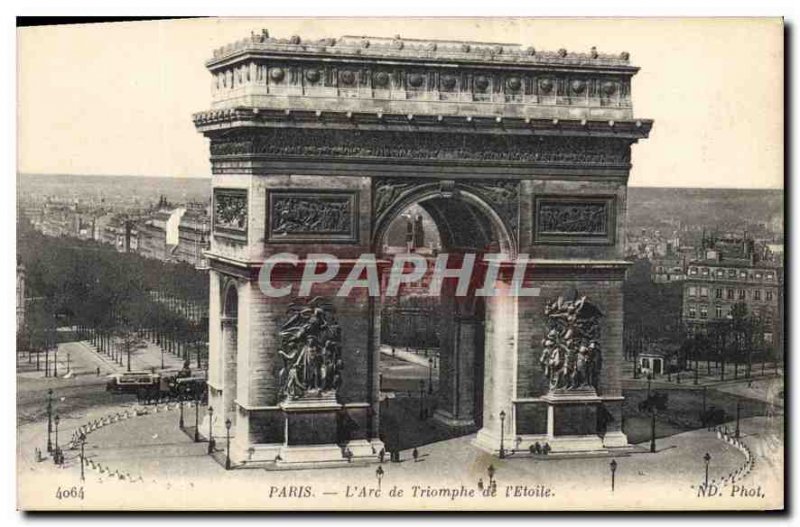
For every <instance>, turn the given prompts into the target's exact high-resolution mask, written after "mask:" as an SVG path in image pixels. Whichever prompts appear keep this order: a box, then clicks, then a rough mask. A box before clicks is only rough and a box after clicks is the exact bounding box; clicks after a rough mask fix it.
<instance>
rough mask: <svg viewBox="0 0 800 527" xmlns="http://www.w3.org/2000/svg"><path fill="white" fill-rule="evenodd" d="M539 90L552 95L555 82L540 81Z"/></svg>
mask: <svg viewBox="0 0 800 527" xmlns="http://www.w3.org/2000/svg"><path fill="white" fill-rule="evenodd" d="M539 89H540V90H541V91H542V93H550V92H551V91H553V81H552V80H550V79H542V80H540V81H539Z"/></svg>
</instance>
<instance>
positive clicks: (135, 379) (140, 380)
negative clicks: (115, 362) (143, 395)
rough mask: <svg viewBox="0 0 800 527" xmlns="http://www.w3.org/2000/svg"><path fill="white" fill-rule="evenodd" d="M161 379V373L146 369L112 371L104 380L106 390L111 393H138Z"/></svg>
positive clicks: (156, 383)
mask: <svg viewBox="0 0 800 527" xmlns="http://www.w3.org/2000/svg"><path fill="white" fill-rule="evenodd" d="M160 381H161V374H158V373H152V372H148V371H129V372H124V373H112V374H111V375H109V376H108V380H107V381H106V391H107V392H113V393H138V392H139V391H140V390H142V389H147V388H151V387H153V386H154V385H158V384H159V383H160Z"/></svg>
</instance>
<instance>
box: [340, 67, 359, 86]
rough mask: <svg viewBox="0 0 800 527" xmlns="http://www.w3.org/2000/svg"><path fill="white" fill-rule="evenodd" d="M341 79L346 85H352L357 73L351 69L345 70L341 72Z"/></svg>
mask: <svg viewBox="0 0 800 527" xmlns="http://www.w3.org/2000/svg"><path fill="white" fill-rule="evenodd" d="M339 81H341V83H342V84H345V85H348V86H349V85H351V84H353V83H354V82H355V81H356V74H355V73H353V72H352V71H350V70H344V71H342V72H340V73H339Z"/></svg>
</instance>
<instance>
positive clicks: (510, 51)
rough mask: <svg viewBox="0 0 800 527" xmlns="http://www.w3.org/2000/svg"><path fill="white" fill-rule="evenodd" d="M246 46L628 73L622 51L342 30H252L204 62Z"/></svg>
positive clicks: (627, 59)
mask: <svg viewBox="0 0 800 527" xmlns="http://www.w3.org/2000/svg"><path fill="white" fill-rule="evenodd" d="M247 51H254V52H259V51H264V52H274V53H285V54H291V55H295V56H296V55H298V54H313V55H320V54H323V55H336V56H357V57H359V58H369V57H373V58H396V59H426V60H436V61H439V60H441V61H445V60H447V61H459V62H463V61H468V62H482V63H486V62H489V63H499V64H519V65H536V64H548V65H566V66H601V67H602V66H606V67H608V66H617V67H626V69H630V70H631V71H632V72H634V71H635V70H636V68H634V67H632V66H630V54H629V53H628V52H626V51H622V52H620V53H616V54H606V53H599V52H598V51H597V49H596V48H594V47H593V48H591V49H590V50H587V51H586V52H572V51H568V50H566V49H563V48H562V49H559V50H557V51H541V50H537V49H536V48H535V47H533V46H527V47H523V46H522V45H520V44H508V43H500V42H475V41H459V40H422V39H409V38H402V37H401V36H400V35H396V36H395V37H394V38H386V37H372V36H354V35H344V36H342V37H339V38H322V39H318V40H309V41H306V40H304V39H302V38H301V37H300V36H299V35H292V36H291V37H290V38H274V37H270V36H269V31H268V30H266V29H262V30H261V32H260V33H256V32H252V33H251V34H250V36H249V37H247V38H244V39H242V40H238V41H236V42H232V43H230V44H227V45H225V46H222V47H220V48H217V49H215V50H214V53H213V58H212V59H211V60H209V61H208V62H207V65H208V66H209V67H210V68H212V67H213V66H214V65H216V64H217V63H220V62H223V61H224V60H225V59H227V58H229V57H232V56H234V55H237V54H239V53H242V52H247Z"/></svg>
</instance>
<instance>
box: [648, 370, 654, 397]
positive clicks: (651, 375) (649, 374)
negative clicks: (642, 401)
mask: <svg viewBox="0 0 800 527" xmlns="http://www.w3.org/2000/svg"><path fill="white" fill-rule="evenodd" d="M651 382H653V374H652V373H648V374H647V400H650V383H651Z"/></svg>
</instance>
